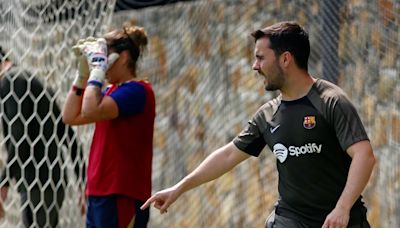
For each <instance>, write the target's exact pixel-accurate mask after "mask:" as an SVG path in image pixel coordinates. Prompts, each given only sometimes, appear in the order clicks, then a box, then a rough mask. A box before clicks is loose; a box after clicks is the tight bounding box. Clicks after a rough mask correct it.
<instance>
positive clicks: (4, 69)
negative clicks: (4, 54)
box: [0, 61, 12, 76]
mask: <svg viewBox="0 0 400 228" xmlns="http://www.w3.org/2000/svg"><path fill="white" fill-rule="evenodd" d="M11 66H12V62H11V61H4V62H2V63H1V68H0V76H2V75H3V74H4V73H6V72H7V71H8V70H9V69H10V68H11Z"/></svg>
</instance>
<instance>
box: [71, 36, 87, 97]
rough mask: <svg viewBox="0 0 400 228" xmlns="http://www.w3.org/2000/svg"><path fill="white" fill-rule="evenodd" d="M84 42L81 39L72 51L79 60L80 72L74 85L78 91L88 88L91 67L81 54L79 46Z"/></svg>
mask: <svg viewBox="0 0 400 228" xmlns="http://www.w3.org/2000/svg"><path fill="white" fill-rule="evenodd" d="M84 42H85V40H84V39H81V40H79V41H78V43H77V44H76V45H75V46H73V47H72V51H73V52H74V54H75V56H76V57H77V58H78V72H77V73H76V76H75V79H74V81H73V82H72V85H74V86H75V87H76V88H78V89H84V88H85V87H86V84H87V80H88V79H89V65H88V62H87V60H86V56H83V55H82V54H81V50H80V48H79V45H82V44H83V43H84Z"/></svg>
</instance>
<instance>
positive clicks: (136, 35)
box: [105, 25, 148, 74]
mask: <svg viewBox="0 0 400 228" xmlns="http://www.w3.org/2000/svg"><path fill="white" fill-rule="evenodd" d="M105 39H106V40H107V45H108V48H109V49H113V50H114V51H115V52H117V53H121V52H123V51H125V50H128V51H129V55H130V61H129V63H128V66H129V68H130V69H131V71H132V73H134V74H135V73H136V62H137V61H138V59H139V57H140V56H141V54H142V52H143V51H144V47H145V46H146V45H147V42H148V41H147V33H146V32H145V31H144V28H142V27H139V26H134V25H126V26H124V27H123V28H122V29H120V30H116V31H114V32H111V33H109V34H108V35H106V37H105Z"/></svg>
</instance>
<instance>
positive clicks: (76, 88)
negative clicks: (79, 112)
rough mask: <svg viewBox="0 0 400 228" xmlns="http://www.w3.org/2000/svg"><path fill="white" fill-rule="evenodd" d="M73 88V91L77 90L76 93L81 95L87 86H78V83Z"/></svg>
mask: <svg viewBox="0 0 400 228" xmlns="http://www.w3.org/2000/svg"><path fill="white" fill-rule="evenodd" d="M71 89H72V91H73V92H75V94H76V95H77V96H81V95H83V93H84V92H85V88H80V87H77V86H76V85H72V88H71Z"/></svg>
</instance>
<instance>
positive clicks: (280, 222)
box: [265, 210, 370, 228]
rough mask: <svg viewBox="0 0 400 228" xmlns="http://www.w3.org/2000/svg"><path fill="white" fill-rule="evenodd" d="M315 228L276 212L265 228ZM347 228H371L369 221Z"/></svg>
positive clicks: (268, 219)
mask: <svg viewBox="0 0 400 228" xmlns="http://www.w3.org/2000/svg"><path fill="white" fill-rule="evenodd" d="M287 227H290V228H313V226H309V225H307V224H305V223H303V222H301V221H297V220H295V219H291V218H287V217H284V216H280V215H277V214H276V213H275V210H274V211H273V212H272V213H271V214H270V215H269V216H268V218H267V220H266V221H265V228H287ZM347 228H370V225H369V223H368V221H367V220H364V221H362V222H361V224H353V225H349V226H347Z"/></svg>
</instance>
